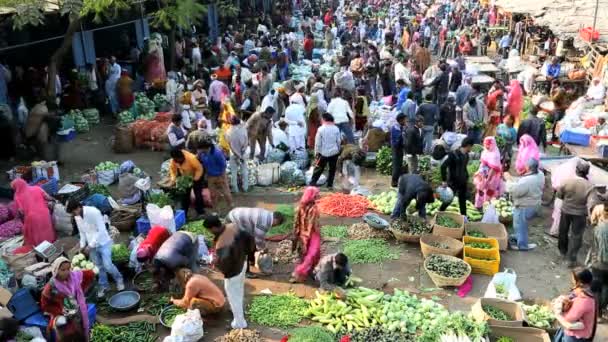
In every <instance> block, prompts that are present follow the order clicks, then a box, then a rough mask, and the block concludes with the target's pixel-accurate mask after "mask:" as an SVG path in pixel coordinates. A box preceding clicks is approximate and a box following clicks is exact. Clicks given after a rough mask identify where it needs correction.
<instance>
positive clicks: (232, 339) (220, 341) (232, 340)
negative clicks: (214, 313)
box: [214, 329, 264, 342]
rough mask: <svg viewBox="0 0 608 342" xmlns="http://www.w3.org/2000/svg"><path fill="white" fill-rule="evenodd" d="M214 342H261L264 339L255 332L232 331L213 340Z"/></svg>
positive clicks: (246, 330)
mask: <svg viewBox="0 0 608 342" xmlns="http://www.w3.org/2000/svg"><path fill="white" fill-rule="evenodd" d="M214 341H215V342H263V341H264V339H263V338H262V336H261V335H260V333H259V332H258V331H257V330H251V329H233V330H230V332H229V333H227V334H225V335H224V336H220V337H218V338H216V339H215V340H214Z"/></svg>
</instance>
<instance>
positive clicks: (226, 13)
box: [217, 0, 241, 18]
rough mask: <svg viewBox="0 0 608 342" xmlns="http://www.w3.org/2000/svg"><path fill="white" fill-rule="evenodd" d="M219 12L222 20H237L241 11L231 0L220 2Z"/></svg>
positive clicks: (221, 0) (218, 3)
mask: <svg viewBox="0 0 608 342" xmlns="http://www.w3.org/2000/svg"><path fill="white" fill-rule="evenodd" d="M217 12H218V14H219V16H220V17H222V18H236V17H237V16H238V15H239V13H240V12H241V9H240V7H239V6H237V5H236V4H234V3H233V2H232V1H231V0H220V1H218V2H217Z"/></svg>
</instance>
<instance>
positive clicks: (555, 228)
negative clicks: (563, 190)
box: [549, 198, 563, 236]
mask: <svg viewBox="0 0 608 342" xmlns="http://www.w3.org/2000/svg"><path fill="white" fill-rule="evenodd" d="M562 203H563V202H562V200H561V199H559V198H556V199H555V201H554V203H553V213H551V218H552V219H553V223H552V224H551V229H550V230H549V234H551V235H554V236H557V235H558V234H559V221H560V219H561V217H562Z"/></svg>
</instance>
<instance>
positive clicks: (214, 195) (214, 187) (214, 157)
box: [198, 140, 236, 208]
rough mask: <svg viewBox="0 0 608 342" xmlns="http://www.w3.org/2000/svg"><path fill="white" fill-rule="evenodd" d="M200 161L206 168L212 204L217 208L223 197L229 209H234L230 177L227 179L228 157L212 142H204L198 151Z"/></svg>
mask: <svg viewBox="0 0 608 342" xmlns="http://www.w3.org/2000/svg"><path fill="white" fill-rule="evenodd" d="M198 159H199V161H200V162H201V164H202V165H203V167H204V168H205V177H206V179H207V184H208V186H209V191H210V192H211V203H213V205H214V206H217V205H218V204H219V197H222V198H223V199H224V200H225V201H226V204H227V205H228V208H232V194H230V188H229V187H228V177H226V156H225V155H224V152H222V149H220V148H217V146H215V145H214V144H213V143H212V142H211V141H208V140H206V141H203V142H202V143H201V147H200V150H199V151H198ZM234 172H236V170H234Z"/></svg>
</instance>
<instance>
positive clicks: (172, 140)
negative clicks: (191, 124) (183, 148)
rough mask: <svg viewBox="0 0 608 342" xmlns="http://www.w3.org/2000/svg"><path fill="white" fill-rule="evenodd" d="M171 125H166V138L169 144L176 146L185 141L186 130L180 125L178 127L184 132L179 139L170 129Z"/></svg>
mask: <svg viewBox="0 0 608 342" xmlns="http://www.w3.org/2000/svg"><path fill="white" fill-rule="evenodd" d="M172 127H173V125H169V127H167V138H168V139H169V145H171V147H176V146H179V145H180V144H183V143H185V142H186V136H187V135H188V132H187V131H186V130H185V129H184V128H183V127H182V126H180V127H179V128H180V129H181V130H182V131H183V132H184V137H183V138H181V139H177V136H176V135H175V133H173V132H172V130H171V128H172ZM208 127H209V126H208Z"/></svg>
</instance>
